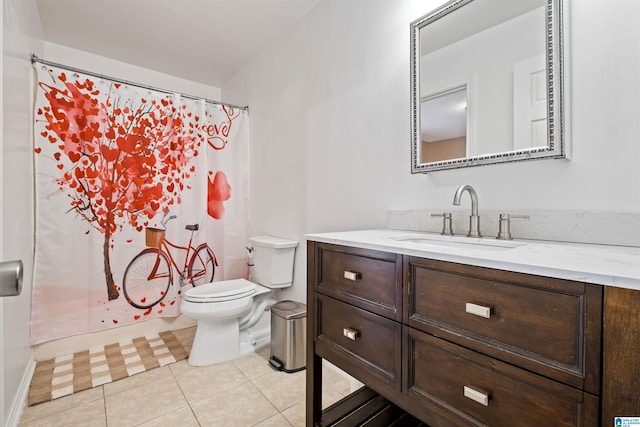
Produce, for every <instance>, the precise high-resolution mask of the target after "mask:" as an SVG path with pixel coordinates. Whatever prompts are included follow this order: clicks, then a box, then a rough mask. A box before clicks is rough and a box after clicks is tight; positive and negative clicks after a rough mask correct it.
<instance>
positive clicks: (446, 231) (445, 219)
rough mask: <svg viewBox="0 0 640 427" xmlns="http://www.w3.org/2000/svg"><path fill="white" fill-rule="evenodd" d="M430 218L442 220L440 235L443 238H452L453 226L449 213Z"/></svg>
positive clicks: (433, 215)
mask: <svg viewBox="0 0 640 427" xmlns="http://www.w3.org/2000/svg"><path fill="white" fill-rule="evenodd" d="M431 217H432V218H442V232H441V233H440V234H442V235H443V236H453V226H452V222H451V212H444V213H441V214H431Z"/></svg>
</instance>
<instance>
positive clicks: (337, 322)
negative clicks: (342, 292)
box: [315, 294, 401, 390]
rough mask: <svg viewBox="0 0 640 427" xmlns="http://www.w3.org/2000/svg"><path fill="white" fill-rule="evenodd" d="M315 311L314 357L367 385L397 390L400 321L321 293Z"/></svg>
mask: <svg viewBox="0 0 640 427" xmlns="http://www.w3.org/2000/svg"><path fill="white" fill-rule="evenodd" d="M316 310H317V311H316V313H317V314H316V316H317V326H316V327H317V332H316V341H315V349H316V354H317V355H318V356H320V357H322V358H325V359H327V360H328V361H330V362H331V363H333V364H335V365H336V366H339V367H340V368H341V369H343V370H344V371H346V372H347V373H349V374H350V375H352V376H354V377H355V378H357V379H358V380H360V381H362V382H363V383H365V384H367V385H369V386H372V387H373V386H374V385H375V384H384V385H386V386H391V387H392V388H394V389H396V390H400V372H401V371H400V368H401V360H400V351H401V341H400V340H401V324H400V323H397V322H394V321H393V320H390V319H387V318H384V317H382V316H378V315H377V314H373V313H370V312H368V311H365V310H362V309H359V308H357V307H354V306H352V305H349V304H346V303H344V302H341V301H338V300H336V299H333V298H331V297H327V296H325V295H321V294H317V296H316Z"/></svg>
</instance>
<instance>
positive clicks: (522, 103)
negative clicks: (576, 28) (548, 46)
mask: <svg viewBox="0 0 640 427" xmlns="http://www.w3.org/2000/svg"><path fill="white" fill-rule="evenodd" d="M547 145H548V141H547V70H546V68H545V62H544V56H543V55H539V56H534V57H532V58H528V59H525V60H524V61H520V62H518V63H516V64H514V66H513V148H514V150H522V149H527V148H533V147H544V146H547Z"/></svg>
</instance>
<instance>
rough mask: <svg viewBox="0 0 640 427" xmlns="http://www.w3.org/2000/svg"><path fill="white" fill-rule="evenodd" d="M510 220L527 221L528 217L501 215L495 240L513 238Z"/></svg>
mask: <svg viewBox="0 0 640 427" xmlns="http://www.w3.org/2000/svg"><path fill="white" fill-rule="evenodd" d="M512 219H515V220H523V221H528V220H529V215H512V214H503V213H501V214H500V221H499V229H498V235H497V236H496V239H500V240H513V237H511V220H512Z"/></svg>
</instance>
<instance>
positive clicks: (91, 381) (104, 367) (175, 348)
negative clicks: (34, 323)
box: [28, 332, 188, 406]
mask: <svg viewBox="0 0 640 427" xmlns="http://www.w3.org/2000/svg"><path fill="white" fill-rule="evenodd" d="M187 355H188V354H187V352H186V351H185V350H184V348H183V347H182V345H181V344H180V342H179V341H178V340H177V339H176V337H175V336H174V335H173V334H172V333H171V332H160V333H159V334H158V335H151V336H147V337H141V338H135V339H133V340H131V341H127V342H120V343H116V344H109V345H106V346H104V347H101V348H97V349H92V350H85V351H81V352H79V353H74V354H69V355H66V356H59V357H56V358H55V359H51V360H46V361H43V362H37V363H36V369H35V372H34V374H33V378H32V380H31V387H30V388H29V398H28V405H29V406H32V405H36V404H38V403H43V402H48V401H49V400H53V399H57V398H59V397H62V396H68V395H70V394H73V393H76V392H78V391H82V390H87V389H89V388H92V387H97V386H100V385H103V384H107V383H110V382H112V381H116V380H119V379H122V378H126V377H129V376H131V375H134V374H138V373H140V372H144V371H148V370H149V369H153V368H158V367H160V366H164V365H168V364H169V363H173V362H177V361H179V360H182V359H185V358H186V357H187Z"/></svg>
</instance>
